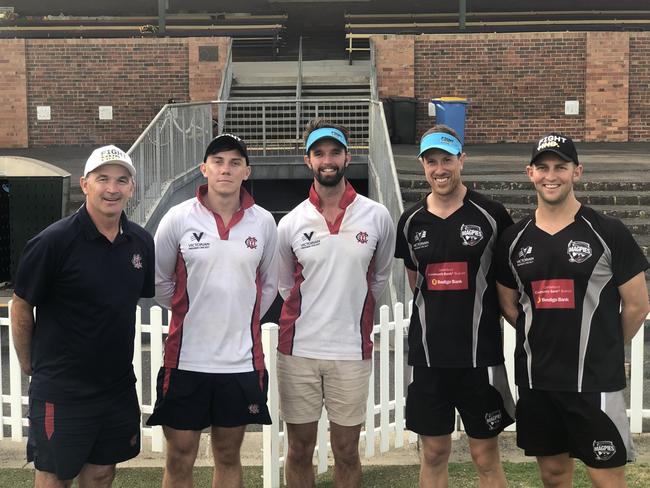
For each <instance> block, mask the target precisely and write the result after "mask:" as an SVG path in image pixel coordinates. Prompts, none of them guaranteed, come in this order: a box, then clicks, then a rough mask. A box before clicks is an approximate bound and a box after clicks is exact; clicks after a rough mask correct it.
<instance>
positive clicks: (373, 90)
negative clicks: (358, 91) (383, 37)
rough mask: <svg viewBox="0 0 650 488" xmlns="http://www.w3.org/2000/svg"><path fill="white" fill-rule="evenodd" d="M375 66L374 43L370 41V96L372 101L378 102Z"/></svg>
mask: <svg viewBox="0 0 650 488" xmlns="http://www.w3.org/2000/svg"><path fill="white" fill-rule="evenodd" d="M377 86H378V85H377V66H376V65H375V43H374V42H373V40H372V39H370V96H371V97H372V100H379V89H378V88H377Z"/></svg>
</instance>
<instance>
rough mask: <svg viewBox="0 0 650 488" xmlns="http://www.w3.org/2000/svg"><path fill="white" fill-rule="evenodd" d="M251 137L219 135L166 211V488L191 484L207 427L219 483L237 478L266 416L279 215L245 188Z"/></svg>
mask: <svg viewBox="0 0 650 488" xmlns="http://www.w3.org/2000/svg"><path fill="white" fill-rule="evenodd" d="M249 163H250V161H249V158H248V152H247V150H246V145H245V144H244V141H242V140H241V139H240V138H239V137H237V136H234V135H231V134H221V135H220V136H217V137H216V138H214V139H213V140H212V142H210V144H209V145H208V147H207V149H206V151H205V157H204V159H203V163H201V165H200V170H201V173H202V174H203V176H205V177H206V178H207V184H205V185H202V186H200V187H199V189H198V191H197V194H196V197H195V198H192V199H190V200H187V201H185V202H183V203H181V204H179V205H177V206H175V207H172V208H171V209H170V210H169V212H167V214H166V215H165V216H164V217H163V218H162V220H161V222H160V225H159V226H158V230H157V232H156V235H155V238H154V240H155V242H156V300H157V301H158V302H159V303H160V304H161V305H163V306H164V307H166V308H170V309H171V312H172V316H171V321H170V324H169V335H168V336H167V339H166V341H165V357H164V364H163V367H162V368H161V369H160V372H159V373H158V387H157V399H156V405H155V407H154V412H153V414H152V416H151V417H150V418H149V420H148V422H147V423H148V424H149V425H162V426H163V431H164V433H165V437H166V439H167V456H166V465H165V473H164V478H163V486H164V487H168V488H171V487H174V488H178V487H191V486H192V467H193V465H194V461H195V459H196V454H197V450H198V447H199V440H200V436H201V431H202V430H203V429H205V428H206V427H210V428H211V446H212V453H213V455H214V462H215V470H214V479H213V486H228V487H229V486H241V476H242V472H241V462H240V457H239V452H240V448H241V444H242V441H243V438H244V432H245V430H246V425H247V424H270V423H271V418H270V416H269V412H268V410H267V407H266V395H267V388H268V374H267V371H266V369H265V367H264V354H263V351H262V343H261V324H260V318H261V317H262V316H263V315H264V313H266V311H267V310H268V308H269V307H270V306H271V304H272V303H273V300H274V299H275V296H276V294H277V265H276V261H275V251H276V245H277V231H276V226H275V220H274V219H273V216H272V215H271V214H270V213H269V212H268V211H266V210H264V209H263V208H261V207H259V206H258V205H256V204H255V202H254V201H253V198H252V197H251V195H250V194H249V193H248V192H247V191H246V190H245V189H244V188H243V187H242V183H243V182H244V181H245V180H246V179H248V177H249V175H250V172H251V169H250V166H249Z"/></svg>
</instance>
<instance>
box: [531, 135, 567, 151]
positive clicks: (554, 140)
mask: <svg viewBox="0 0 650 488" xmlns="http://www.w3.org/2000/svg"><path fill="white" fill-rule="evenodd" d="M560 142H563V143H564V142H566V137H560V136H546V137H543V138H541V139H540V140H539V142H538V143H537V150H538V151H541V150H542V149H548V148H557V147H560V144H559V143H560Z"/></svg>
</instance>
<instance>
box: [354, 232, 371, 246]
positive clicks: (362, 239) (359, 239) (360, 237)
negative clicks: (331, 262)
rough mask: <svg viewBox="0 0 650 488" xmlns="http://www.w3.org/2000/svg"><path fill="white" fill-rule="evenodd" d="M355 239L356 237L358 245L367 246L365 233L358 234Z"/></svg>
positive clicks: (366, 234)
mask: <svg viewBox="0 0 650 488" xmlns="http://www.w3.org/2000/svg"><path fill="white" fill-rule="evenodd" d="M356 237H357V242H358V243H359V244H368V233H367V232H359V233H358V234H357V236H356Z"/></svg>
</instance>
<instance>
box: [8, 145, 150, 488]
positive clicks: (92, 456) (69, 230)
mask: <svg viewBox="0 0 650 488" xmlns="http://www.w3.org/2000/svg"><path fill="white" fill-rule="evenodd" d="M134 177H135V168H134V167H133V163H132V161H131V158H130V157H129V155H128V154H126V153H125V152H124V151H122V150H121V149H119V148H117V147H115V146H104V147H100V148H98V149H95V150H94V151H93V152H92V154H91V155H90V157H89V158H88V160H87V161H86V165H85V168H84V174H83V176H82V177H81V179H80V185H81V189H82V190H83V192H84V194H85V196H86V201H85V203H84V205H82V206H81V208H80V209H79V210H77V212H75V213H74V214H73V215H70V216H69V217H66V218H64V219H61V220H59V221H58V222H55V223H54V224H52V225H50V226H49V227H47V228H46V229H45V230H43V231H42V232H41V233H39V234H38V235H37V236H36V237H34V238H33V239H31V240H30V241H29V242H28V243H27V245H26V246H25V250H24V251H23V255H22V257H21V260H20V264H19V266H18V271H17V273H16V279H15V292H14V297H13V304H12V309H11V324H12V333H13V337H14V344H15V347H16V352H17V354H18V360H19V361H20V366H21V368H22V370H23V372H24V373H25V374H27V375H31V384H30V388H29V439H28V441H27V459H28V460H29V461H32V460H33V461H34V466H35V468H36V475H35V486H37V487H39V488H40V487H48V488H62V487H64V486H71V485H72V479H73V478H77V481H78V484H79V486H80V487H81V488H85V487H102V488H105V487H110V486H111V484H112V481H113V478H114V476H115V464H116V463H119V462H122V461H126V460H127V459H131V458H133V457H135V456H137V455H138V453H139V452H140V407H139V405H138V397H137V395H136V390H135V375H134V374H133V339H134V335H135V309H136V305H137V303H138V299H139V298H140V297H152V296H153V294H154V248H153V240H152V239H151V236H150V235H149V234H148V233H147V232H146V231H145V230H144V229H143V228H142V227H140V226H139V225H136V224H134V223H133V222H130V221H129V220H128V219H127V218H126V215H125V214H124V208H125V207H126V204H127V202H128V200H129V198H131V196H132V195H133V181H134V180H133V179H134ZM34 307H35V308H36V320H34Z"/></svg>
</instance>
